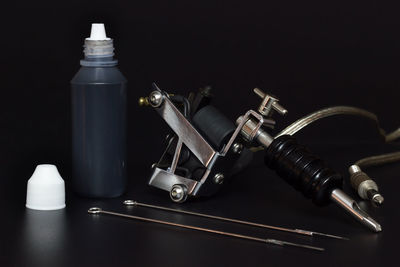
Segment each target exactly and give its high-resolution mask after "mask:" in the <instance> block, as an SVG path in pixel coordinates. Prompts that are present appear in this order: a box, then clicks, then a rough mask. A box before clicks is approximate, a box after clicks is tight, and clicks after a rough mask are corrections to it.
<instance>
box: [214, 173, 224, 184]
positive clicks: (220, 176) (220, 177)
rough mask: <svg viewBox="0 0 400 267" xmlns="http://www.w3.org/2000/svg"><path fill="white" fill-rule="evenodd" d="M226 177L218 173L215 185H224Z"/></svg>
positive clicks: (215, 176) (215, 177)
mask: <svg viewBox="0 0 400 267" xmlns="http://www.w3.org/2000/svg"><path fill="white" fill-rule="evenodd" d="M224 178H225V176H224V175H223V174H222V173H217V174H216V175H214V178H213V182H214V183H215V184H222V183H223V182H224Z"/></svg>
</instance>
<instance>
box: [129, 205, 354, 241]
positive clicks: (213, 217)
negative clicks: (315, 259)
mask: <svg viewBox="0 0 400 267" xmlns="http://www.w3.org/2000/svg"><path fill="white" fill-rule="evenodd" d="M124 204H125V205H127V206H139V207H145V208H151V209H158V210H164V211H171V212H177V213H183V214H188V215H194V216H200V217H205V218H210V219H215V220H220V221H226V222H233V223H238V224H244V225H250V226H255V227H261V228H266V229H272V230H277V231H283V232H289V233H295V234H300V235H307V236H314V235H318V236H325V237H330V238H336V239H342V240H349V239H348V238H346V237H341V236H336V235H331V234H324V233H319V232H312V231H307V230H301V229H290V228H285V227H278V226H273V225H267V224H260V223H254V222H248V221H242V220H237V219H231V218H225V217H220V216H214V215H209V214H204V213H198V212H192V211H185V210H178V209H172V208H167V207H163V206H156V205H150V204H145V203H141V202H137V201H134V200H125V201H124Z"/></svg>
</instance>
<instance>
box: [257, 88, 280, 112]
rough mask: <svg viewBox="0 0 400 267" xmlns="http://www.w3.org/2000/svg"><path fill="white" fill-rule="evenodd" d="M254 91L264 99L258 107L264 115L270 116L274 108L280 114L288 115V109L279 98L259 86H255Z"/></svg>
mask: <svg viewBox="0 0 400 267" xmlns="http://www.w3.org/2000/svg"><path fill="white" fill-rule="evenodd" d="M253 91H254V93H256V95H258V96H259V97H260V98H262V99H263V101H262V103H261V105H260V106H259V108H258V112H260V113H261V114H262V115H264V116H269V115H270V113H271V111H272V110H275V111H276V112H278V113H279V114H280V115H286V114H287V113H288V111H287V110H286V109H285V108H284V107H282V106H281V105H280V104H279V103H278V101H279V100H278V99H277V98H275V97H272V96H270V95H268V94H266V93H264V92H263V91H262V90H261V89H259V88H254V90H253Z"/></svg>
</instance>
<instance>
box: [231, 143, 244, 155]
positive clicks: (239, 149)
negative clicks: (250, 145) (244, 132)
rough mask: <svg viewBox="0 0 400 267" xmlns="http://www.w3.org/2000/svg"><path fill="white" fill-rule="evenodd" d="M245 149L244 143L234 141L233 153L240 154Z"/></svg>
mask: <svg viewBox="0 0 400 267" xmlns="http://www.w3.org/2000/svg"><path fill="white" fill-rule="evenodd" d="M242 150H243V145H242V144H241V143H234V144H233V146H232V151H233V153H236V154H240V153H241V152H242Z"/></svg>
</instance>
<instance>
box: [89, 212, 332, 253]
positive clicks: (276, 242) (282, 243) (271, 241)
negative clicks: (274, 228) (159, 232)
mask: <svg viewBox="0 0 400 267" xmlns="http://www.w3.org/2000/svg"><path fill="white" fill-rule="evenodd" d="M88 213H90V214H108V215H113V216H118V217H124V218H128V219H135V220H139V221H144V222H152V223H158V224H164V225H169V226H175V227H180V228H186V229H191V230H197V231H202V232H207V233H213V234H218V235H224V236H230V237H236V238H240V239H246V240H251V241H256V242H261V243H266V244H273V245H278V246H282V247H283V246H292V247H300V248H305V249H312V250H317V251H324V250H325V249H324V248H320V247H314V246H309V245H303V244H298V243H292V242H287V241H282V240H276V239H263V238H258V237H253V236H247V235H241V234H235V233H230V232H224V231H218V230H213V229H209V228H202V227H197V226H191V225H185V224H179V223H173V222H168V221H162V220H156V219H151V218H146V217H139V216H134V215H128V214H123V213H116V212H111V211H105V210H102V209H100V208H97V207H94V208H90V209H89V210H88Z"/></svg>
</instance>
